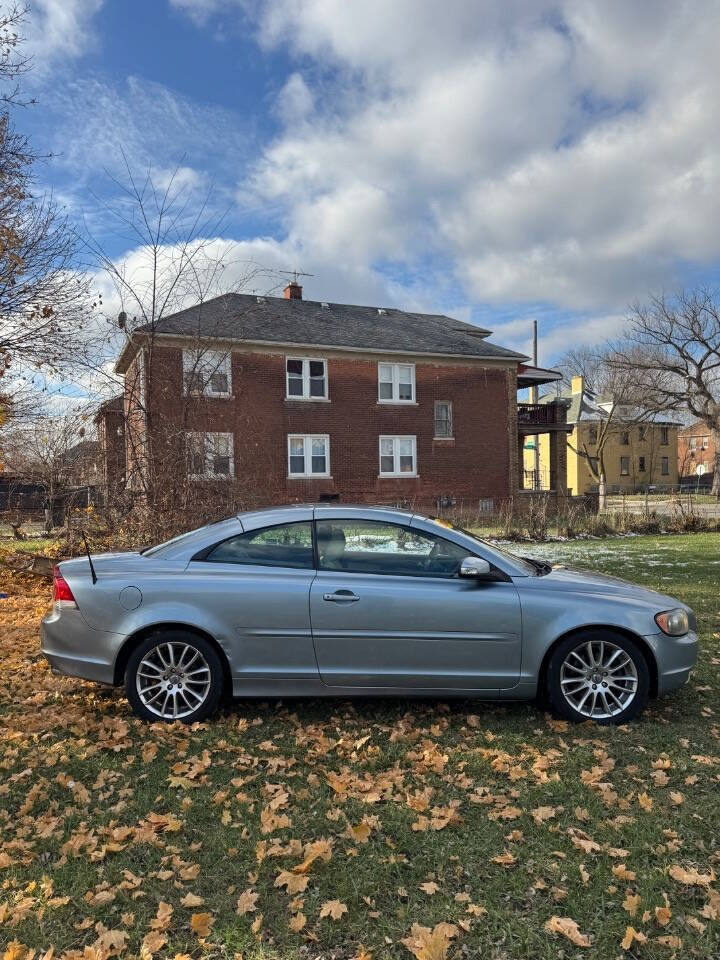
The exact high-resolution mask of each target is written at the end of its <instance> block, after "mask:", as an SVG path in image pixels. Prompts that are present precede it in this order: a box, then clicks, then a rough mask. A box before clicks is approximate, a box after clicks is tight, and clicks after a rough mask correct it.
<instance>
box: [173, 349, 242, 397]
mask: <svg viewBox="0 0 720 960" xmlns="http://www.w3.org/2000/svg"><path fill="white" fill-rule="evenodd" d="M231 379H232V378H231V373H230V354H229V353H225V352H223V351H221V350H183V384H184V387H185V394H186V396H204V397H229V396H230V394H231V392H232V383H231Z"/></svg>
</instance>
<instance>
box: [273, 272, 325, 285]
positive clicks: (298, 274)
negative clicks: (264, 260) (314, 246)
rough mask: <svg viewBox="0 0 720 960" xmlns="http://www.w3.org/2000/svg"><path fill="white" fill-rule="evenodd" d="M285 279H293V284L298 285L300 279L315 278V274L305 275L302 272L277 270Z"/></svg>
mask: <svg viewBox="0 0 720 960" xmlns="http://www.w3.org/2000/svg"><path fill="white" fill-rule="evenodd" d="M275 273H279V274H280V275H281V276H283V277H292V282H293V283H297V281H298V277H314V276H315V274H314V273H303V271H302V270H276V271H275Z"/></svg>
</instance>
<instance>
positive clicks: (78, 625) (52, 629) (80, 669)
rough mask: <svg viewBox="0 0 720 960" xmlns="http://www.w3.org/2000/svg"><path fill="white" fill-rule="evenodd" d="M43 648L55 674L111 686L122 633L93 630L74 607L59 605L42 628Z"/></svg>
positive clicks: (46, 619) (41, 641)
mask: <svg viewBox="0 0 720 960" xmlns="http://www.w3.org/2000/svg"><path fill="white" fill-rule="evenodd" d="M40 638H41V639H40V648H41V650H42V652H43V655H44V657H45V659H46V660H47V661H48V663H49V664H50V668H51V669H52V671H53V673H58V674H61V675H62V676H65V677H81V678H82V679H83V680H95V681H96V682H97V683H108V684H112V683H113V680H114V664H115V656H116V653H117V650H118V648H119V647H120V645H121V643H122V639H123V638H122V636H121V635H120V634H119V633H109V632H108V631H105V630H94V629H93V628H92V627H89V626H88V625H87V623H86V622H85V620H83V618H82V616H81V614H80V611H79V610H78V609H77V607H76V606H75V605H74V604H72V605H70V604H67V605H66V604H62V603H59V604H58V603H56V604H55V605H54V606H53V609H52V611H51V612H50V613H49V614H48V615H47V616H46V617H45V618H44V619H43V621H42V625H41V627H40Z"/></svg>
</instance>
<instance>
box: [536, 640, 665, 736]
mask: <svg viewBox="0 0 720 960" xmlns="http://www.w3.org/2000/svg"><path fill="white" fill-rule="evenodd" d="M588 643H590V644H595V645H597V644H600V643H605V644H612V645H613V646H614V647H619V648H620V649H621V650H624V651H625V653H626V654H627V655H628V657H630V659H631V660H632V663H633V664H634V667H635V672H636V674H637V684H636V687H635V695H634V696H633V697H632V699H631V700H630V701H629V702H628V703H627V706H625V708H624V709H623V710H621V711H619V712H618V713H615V714H614V715H613V716H593V717H590V716H587V715H586V714H585V713H581V712H580V711H579V710H576V709H575V707H574V706H573V705H572V703H570V701H569V700H568V699H567V698H566V696H565V694H564V693H563V686H562V684H561V676H562V669H563V664H564V663H565V661H566V658H568V657H569V656H570V654H571V653H572V652H573V651H575V650H579V651H580V652H583V651H584V649H585V647H586V644H588ZM593 649H595V650H596V651H597V650H598V649H599V648H598V647H594V648H593ZM620 656H621V655H620ZM571 662H572V663H574V662H577V661H576V660H575V658H572V659H571ZM591 680H592V678H590V683H591ZM601 686H602V684H601V683H598V685H597V689H598V693H599V691H600V689H601ZM595 689H596V688H595V687H592V686H591V687H590V690H591V696H592V691H594V690H595ZM545 693H546V695H547V700H548V702H549V704H550V707H551V709H552V710H553V712H554V713H555V714H557V715H558V716H560V717H562V718H563V719H565V720H570V721H571V722H573V723H585V722H586V721H588V720H592V721H593V722H594V723H597V724H600V725H603V726H605V725H620V724H623V723H627V722H628V721H630V720H633V719H635V717H637V716H639V715H640V714H641V713H642V711H643V710H644V709H645V705H646V704H647V701H648V696H649V693H650V671H649V670H648V665H647V661H646V659H645V657H644V655H643V652H642V650H641V649H640V646H639V645H638V644H637V643H636V642H635V641H634V640H631V639H629V638H628V637H626V636H624V635H623V634H620V633H615V632H613V631H612V630H588V631H587V632H584V633H582V634H575V635H574V636H571V637H567V639H565V640H563V641H562V643H559V644H558V645H557V647H556V648H555V649H554V650H553V652H552V654H551V656H550V661H549V663H548V668H547V682H546V690H545ZM615 708H616V707H615V705H613V709H615ZM600 709H602V708H600Z"/></svg>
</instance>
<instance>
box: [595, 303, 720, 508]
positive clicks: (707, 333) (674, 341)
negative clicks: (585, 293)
mask: <svg viewBox="0 0 720 960" xmlns="http://www.w3.org/2000/svg"><path fill="white" fill-rule="evenodd" d="M610 363H611V366H612V367H613V369H615V370H617V371H619V372H620V373H622V374H624V375H625V376H629V377H632V378H633V379H634V380H635V383H636V389H637V391H638V393H639V394H640V395H641V396H643V398H644V403H645V404H646V406H647V407H648V408H649V409H654V410H658V411H659V410H672V411H678V412H689V413H690V414H692V416H693V417H695V418H696V419H697V420H700V421H701V422H702V423H703V424H704V425H705V427H706V429H707V430H708V433H709V434H710V435H711V436H712V438H713V442H714V444H715V463H714V469H713V486H712V492H713V493H714V494H715V495H716V496H720V304H718V302H717V301H716V299H715V298H714V297H713V295H712V294H711V293H710V292H709V291H707V290H696V291H692V292H690V293H685V292H681V293H680V294H678V295H677V296H675V297H664V296H658V297H653V298H652V300H651V301H650V303H649V304H647V305H636V306H635V307H634V308H633V309H632V312H631V314H630V317H629V323H628V334H627V343H626V344H620V345H616V346H615V347H614V348H613V350H612V353H611V357H610Z"/></svg>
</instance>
